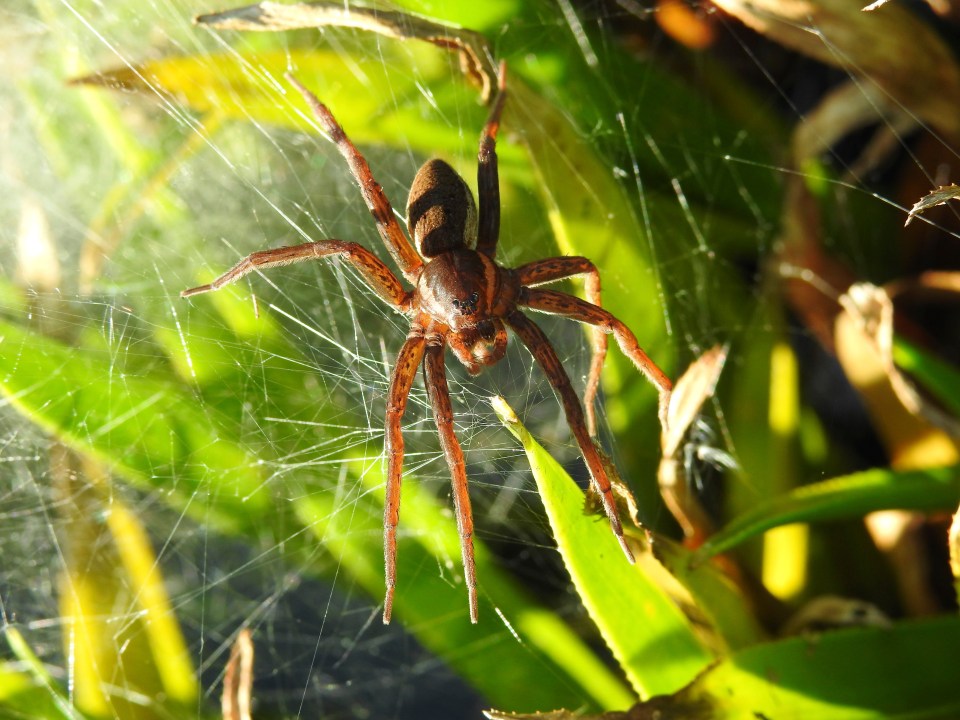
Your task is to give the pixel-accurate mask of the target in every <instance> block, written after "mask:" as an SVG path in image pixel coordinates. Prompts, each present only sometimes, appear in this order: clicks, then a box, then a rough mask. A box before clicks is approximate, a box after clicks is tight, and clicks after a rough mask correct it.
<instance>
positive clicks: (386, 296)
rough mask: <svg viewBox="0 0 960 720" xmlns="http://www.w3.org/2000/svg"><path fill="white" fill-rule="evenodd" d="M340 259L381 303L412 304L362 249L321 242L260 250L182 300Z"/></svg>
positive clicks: (393, 277) (383, 267) (374, 258)
mask: <svg viewBox="0 0 960 720" xmlns="http://www.w3.org/2000/svg"><path fill="white" fill-rule="evenodd" d="M337 255H339V256H341V257H343V258H344V259H346V260H348V261H349V262H350V264H351V265H353V266H354V268H356V269H357V272H359V273H360V275H361V277H362V278H363V279H364V281H365V282H366V284H367V285H368V286H369V287H370V289H371V290H373V291H374V292H375V293H376V294H377V295H378V296H380V298H381V299H382V300H384V301H385V302H387V303H389V304H391V305H394V306H396V307H399V308H403V307H405V306H406V305H408V304H409V302H410V295H411V293H409V292H407V291H406V290H404V289H403V285H402V284H401V283H400V281H399V280H398V279H397V277H396V275H394V274H393V273H392V272H391V271H390V268H388V267H387V266H386V265H385V264H384V263H383V262H382V261H381V260H380V259H379V258H378V257H377V256H376V255H374V254H373V253H372V252H370V251H369V250H367V249H366V248H365V247H363V246H362V245H358V244H357V243H355V242H345V241H343V240H320V241H318V242H305V243H301V244H300V245H290V246H287V247H278V248H273V249H272V250H260V251H258V252H255V253H252V254H250V255H247V257H245V258H244V259H243V260H241V261H240V262H238V263H237V264H236V265H234V266H233V267H232V268H230V269H229V270H227V272H225V273H224V274H223V275H221V276H220V277H218V278H217V279H216V280H214V281H213V282H211V283H208V284H206V285H200V286H199V287H195V288H190V289H189V290H184V291H183V292H181V293H180V297H190V296H191V295H199V294H200V293H205V292H210V291H212V290H219V289H220V288H222V287H223V286H224V285H229V284H230V283H233V282H236V281H237V280H239V279H240V278H242V277H243V276H244V275H247V274H249V273H251V272H253V271H254V270H260V269H263V268H271V267H277V266H280V265H292V264H293V263H298V262H303V261H304V260H316V259H318V258H324V257H334V256H337Z"/></svg>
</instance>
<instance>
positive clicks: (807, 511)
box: [693, 466, 960, 562]
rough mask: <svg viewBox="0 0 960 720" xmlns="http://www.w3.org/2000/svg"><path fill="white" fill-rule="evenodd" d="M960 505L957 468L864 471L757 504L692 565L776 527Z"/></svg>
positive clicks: (702, 549) (709, 543)
mask: <svg viewBox="0 0 960 720" xmlns="http://www.w3.org/2000/svg"><path fill="white" fill-rule="evenodd" d="M958 502H960V466H951V467H945V468H936V469H931V470H904V471H896V470H887V469H877V470H867V471H864V472H860V473H855V474H853V475H845V476H843V477H838V478H833V479H831V480H824V481H822V482H818V483H814V484H812V485H805V486H803V487H800V488H797V489H795V490H793V491H791V492H789V493H787V494H785V495H781V496H779V497H775V498H772V499H770V500H765V501H761V502H759V503H757V505H756V507H755V508H754V509H753V510H750V511H748V512H745V513H743V514H742V515H740V516H739V517H737V518H735V519H734V520H732V521H731V522H730V523H729V524H728V525H727V526H726V527H724V528H723V529H722V530H720V531H719V532H718V533H716V534H715V535H713V536H712V537H711V538H710V539H709V540H707V541H706V542H705V543H704V544H703V545H702V546H701V547H700V548H699V549H698V550H697V551H696V552H695V553H694V556H693V558H694V562H702V561H704V560H706V559H707V558H709V557H711V556H712V555H716V554H717V553H721V552H725V551H727V550H729V549H730V548H732V547H735V546H736V545H738V544H739V543H742V542H743V541H744V540H747V539H749V538H751V537H753V536H755V535H757V534H759V533H762V532H764V531H766V530H769V529H771V528H775V527H778V526H780V525H787V524H790V523H798V522H817V521H822V520H838V519H842V518H851V517H859V516H861V515H865V514H866V513H869V512H874V511H876V510H892V509H904V510H923V511H934V510H952V509H954V508H956V506H957V503H958Z"/></svg>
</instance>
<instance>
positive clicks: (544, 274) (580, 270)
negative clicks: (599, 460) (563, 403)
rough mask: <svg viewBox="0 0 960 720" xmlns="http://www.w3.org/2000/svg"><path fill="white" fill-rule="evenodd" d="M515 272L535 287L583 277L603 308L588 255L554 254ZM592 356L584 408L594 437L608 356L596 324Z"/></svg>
mask: <svg viewBox="0 0 960 720" xmlns="http://www.w3.org/2000/svg"><path fill="white" fill-rule="evenodd" d="M514 272H515V273H516V274H517V280H518V281H519V283H520V284H521V285H527V286H533V285H542V284H544V283H550V282H556V281H557V280H563V279H565V278H569V277H575V276H581V277H583V284H584V287H583V290H584V294H586V296H587V302H589V303H590V304H592V305H596V306H597V307H601V306H602V304H601V302H600V273H599V272H597V266H596V265H594V264H593V263H592V262H591V261H590V260H588V259H587V258H585V257H554V258H547V259H546V260H537V261H535V262H532V263H528V264H526V265H521V266H520V267H518V268H516V269H515V270H514ZM590 336H591V337H590V340H591V345H592V346H593V357H592V358H591V360H590V372H589V374H588V375H587V387H586V389H585V390H584V392H583V407H584V409H585V410H586V411H587V429H588V430H589V431H590V435H591V437H596V435H597V415H596V407H595V406H596V399H597V391H598V390H599V389H600V372H601V371H602V370H603V361H604V359H605V358H606V357H607V334H606V333H605V332H604V331H603V330H601V329H600V328H598V327H596V326H594V327H593V328H591V333H590Z"/></svg>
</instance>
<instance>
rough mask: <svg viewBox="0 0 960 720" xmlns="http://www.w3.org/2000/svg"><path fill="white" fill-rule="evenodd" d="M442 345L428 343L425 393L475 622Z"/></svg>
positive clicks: (468, 532) (461, 473) (466, 512)
mask: <svg viewBox="0 0 960 720" xmlns="http://www.w3.org/2000/svg"><path fill="white" fill-rule="evenodd" d="M444 350H445V348H444V345H443V344H442V343H441V344H437V345H428V346H427V356H426V360H425V361H424V363H425V368H426V372H427V393H428V394H429V395H430V404H431V405H432V406H433V418H434V420H435V421H436V423H437V431H438V432H439V433H440V446H441V447H442V448H443V454H444V457H446V459H447V467H449V468H450V482H451V485H452V487H453V506H454V510H455V512H456V516H457V532H458V533H459V534H460V554H461V555H462V557H463V577H464V583H465V584H466V586H467V598H468V601H469V604H470V622H472V623H476V622H477V568H476V563H475V561H474V557H473V511H472V510H471V508H470V493H469V490H468V486H467V470H466V465H465V463H464V459H463V450H461V449H460V441H459V440H457V435H456V433H455V432H454V429H453V408H452V407H451V405H450V388H449V387H448V386H447V373H446V368H445V367H444V362H443V353H444Z"/></svg>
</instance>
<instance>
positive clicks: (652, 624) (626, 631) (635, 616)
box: [493, 398, 713, 697]
mask: <svg viewBox="0 0 960 720" xmlns="http://www.w3.org/2000/svg"><path fill="white" fill-rule="evenodd" d="M493 404H494V408H495V409H496V411H497V414H498V415H499V416H500V419H501V421H502V422H503V424H504V425H505V426H506V427H507V428H508V429H509V430H510V432H512V433H513V434H514V435H515V436H516V437H517V439H519V440H520V442H521V443H522V444H523V448H524V451H525V452H526V454H527V459H528V460H529V462H530V467H531V470H532V471H533V476H534V478H536V481H537V488H538V489H539V491H540V496H541V497H542V498H543V503H544V506H545V507H546V509H547V516H548V517H549V519H550V526H551V527H552V528H553V533H554V537H555V538H556V541H557V547H558V548H559V550H560V554H561V555H562V557H563V560H564V564H565V565H566V567H567V570H568V571H569V572H570V576H571V578H572V579H573V582H574V585H575V586H576V588H577V591H578V592H579V593H580V597H581V599H582V600H583V603H584V606H585V607H586V608H587V611H588V612H589V613H590V617H591V618H593V621H594V622H595V623H596V624H597V627H598V628H599V629H600V633H601V635H603V639H604V641H605V642H606V643H607V645H608V646H609V647H610V649H611V651H612V652H613V655H614V657H615V658H616V659H617V662H619V663H620V666H621V667H622V668H623V670H624V672H625V673H626V675H627V678H628V679H629V680H630V683H631V684H632V685H633V687H634V689H635V690H636V691H637V692H638V693H639V694H640V695H641V696H643V697H649V696H651V695H658V694H662V693H667V692H673V691H675V690H677V689H678V688H679V687H682V686H683V685H685V684H686V683H688V682H690V681H691V680H692V679H693V678H694V677H695V676H696V675H697V674H698V673H699V672H701V671H702V670H703V669H704V668H705V667H706V666H707V665H708V664H709V663H710V662H711V661H712V660H713V656H712V655H711V654H710V652H709V651H708V650H706V649H705V647H704V646H703V645H702V643H701V642H700V640H699V639H698V638H697V636H696V633H695V631H694V628H693V626H692V624H691V622H690V621H689V620H688V619H687V617H686V616H684V614H683V613H682V612H681V611H680V609H679V607H678V605H677V604H676V602H675V601H674V600H673V599H672V598H671V597H669V596H668V595H667V594H666V593H665V592H664V590H663V589H662V588H661V587H660V585H658V584H657V582H656V581H655V580H654V579H653V578H652V577H651V575H650V574H649V572H648V571H647V570H646V569H645V568H644V566H643V564H642V563H638V564H637V566H635V567H631V566H630V564H629V563H628V562H627V560H626V558H624V556H623V552H622V551H621V550H620V547H619V545H618V543H617V541H616V539H615V538H614V536H613V533H612V532H611V531H610V527H609V525H608V523H607V521H606V520H605V519H599V518H593V517H587V516H585V515H584V513H583V504H584V496H583V492H582V491H581V490H580V488H579V487H577V485H576V483H575V482H574V481H573V480H572V479H571V478H570V476H569V475H567V473H566V472H565V471H564V470H563V468H562V467H561V466H560V464H559V463H558V462H557V461H556V460H554V459H553V458H552V457H551V456H550V454H549V453H547V451H546V450H544V449H543V448H542V447H541V446H540V445H539V444H538V443H537V442H536V441H535V440H534V439H533V437H532V436H531V435H530V433H529V432H527V430H526V429H525V428H524V427H523V425H521V424H520V421H519V420H518V419H517V417H516V415H515V414H514V413H513V410H511V409H510V407H509V406H508V405H507V404H506V403H505V402H504V401H503V400H502V399H501V398H494V400H493Z"/></svg>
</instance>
